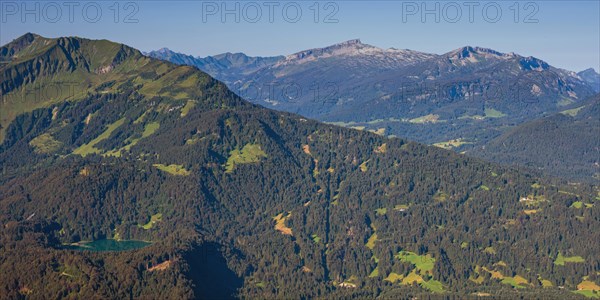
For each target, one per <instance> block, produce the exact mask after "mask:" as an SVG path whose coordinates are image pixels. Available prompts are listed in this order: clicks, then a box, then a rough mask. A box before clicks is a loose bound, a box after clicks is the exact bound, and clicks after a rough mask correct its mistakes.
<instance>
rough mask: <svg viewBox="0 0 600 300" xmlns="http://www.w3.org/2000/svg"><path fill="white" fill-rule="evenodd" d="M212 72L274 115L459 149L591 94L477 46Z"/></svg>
mask: <svg viewBox="0 0 600 300" xmlns="http://www.w3.org/2000/svg"><path fill="white" fill-rule="evenodd" d="M167 59H168V58H167ZM171 61H175V60H173V59H171ZM193 65H197V66H199V65H200V64H197V63H196V64H193ZM200 68H201V69H202V67H200ZM204 69H208V68H206V67H204ZM209 73H210V71H209ZM211 74H213V75H215V76H216V78H218V79H221V80H224V81H225V82H226V83H227V84H228V86H229V87H230V88H231V89H232V90H234V91H235V92H237V93H238V94H239V95H241V96H242V97H243V98H245V99H247V100H249V101H252V102H254V103H257V104H260V105H263V106H266V107H269V108H273V109H277V110H281V111H288V112H293V113H298V114H301V115H304V116H307V117H310V118H315V119H317V120H321V121H326V122H330V123H334V124H338V125H343V126H349V127H354V128H361V129H366V130H371V131H374V132H377V133H380V134H384V135H397V136H403V137H408V138H410V139H413V140H417V141H420V142H424V143H428V144H438V145H446V147H448V148H452V149H454V150H457V151H463V150H466V149H469V148H471V147H474V146H477V145H483V144H485V142H487V141H489V140H491V139H493V138H494V137H497V136H499V135H500V134H502V133H503V132H504V131H505V130H507V129H508V128H511V127H512V126H515V125H518V124H521V123H523V122H527V121H530V120H533V119H536V118H539V117H541V116H544V115H548V114H552V113H556V112H558V111H560V110H562V109H563V107H565V106H567V105H570V104H572V103H576V102H579V101H581V100H582V99H584V98H586V97H588V96H590V95H592V94H594V91H593V90H592V88H591V87H590V86H589V83H587V82H585V81H583V80H582V79H581V77H580V76H578V75H577V74H575V73H574V72H570V71H566V70H562V69H558V68H554V67H552V66H550V65H548V64H547V63H546V62H544V61H543V60H540V59H537V58H534V57H525V56H521V55H518V54H515V53H500V52H498V51H494V50H491V49H486V48H480V47H470V46H467V47H462V48H459V49H456V50H453V51H450V52H448V53H445V54H442V55H437V54H429V53H422V52H417V51H412V50H399V49H394V48H390V49H381V48H378V47H375V46H371V45H368V44H364V43H362V42H361V41H360V40H350V41H346V42H343V43H339V44H335V45H332V46H329V47H325V48H317V49H310V50H304V51H300V52H298V53H294V54H291V55H288V56H286V57H285V58H280V59H272V60H269V61H268V63H264V64H261V65H260V66H257V67H256V68H253V69H244V68H224V69H220V71H219V72H214V71H213V72H212V73H211ZM457 141H458V142H457Z"/></svg>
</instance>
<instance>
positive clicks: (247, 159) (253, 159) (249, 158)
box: [225, 144, 267, 173]
mask: <svg viewBox="0 0 600 300" xmlns="http://www.w3.org/2000/svg"><path fill="white" fill-rule="evenodd" d="M266 157H267V154H266V153H265V152H264V151H263V150H262V149H261V148H260V145H258V144H246V145H245V146H244V147H243V148H242V150H239V149H233V150H232V151H231V152H230V153H229V158H228V159H227V163H226V164H225V173H231V172H233V170H234V169H235V166H236V165H238V164H250V163H257V162H260V159H261V158H266Z"/></svg>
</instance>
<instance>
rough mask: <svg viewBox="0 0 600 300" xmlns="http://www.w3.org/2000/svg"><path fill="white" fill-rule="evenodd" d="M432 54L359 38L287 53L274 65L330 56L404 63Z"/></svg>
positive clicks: (301, 62) (300, 62) (302, 62)
mask: <svg viewBox="0 0 600 300" xmlns="http://www.w3.org/2000/svg"><path fill="white" fill-rule="evenodd" d="M432 56H434V55H432V54H427V53H421V52H417V51H412V50H400V49H395V48H389V49H382V48H378V47H375V46H371V45H368V44H364V43H362V42H361V41H360V40H359V39H354V40H349V41H345V42H342V43H338V44H334V45H331V46H328V47H324V48H315V49H309V50H304V51H300V52H297V53H294V54H291V55H288V56H286V58H285V59H284V60H282V61H280V62H279V63H277V64H276V66H283V65H292V64H304V63H307V62H313V61H317V60H320V59H326V58H332V57H341V58H353V59H365V60H369V61H370V62H373V63H374V62H375V61H381V62H384V61H385V62H387V63H390V64H391V65H398V64H402V65H406V64H408V63H411V62H414V61H417V60H422V59H427V58H430V57H432ZM391 65H390V66H391Z"/></svg>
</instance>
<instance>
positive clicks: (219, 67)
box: [144, 48, 283, 84]
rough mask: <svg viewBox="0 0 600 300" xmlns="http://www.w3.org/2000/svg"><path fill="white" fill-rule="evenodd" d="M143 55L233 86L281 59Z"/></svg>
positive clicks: (158, 52)
mask: <svg viewBox="0 0 600 300" xmlns="http://www.w3.org/2000/svg"><path fill="white" fill-rule="evenodd" d="M144 54H145V55H148V56H150V57H153V58H158V59H162V60H166V61H170V62H172V63H175V64H178V65H188V66H194V67H196V68H198V69H200V70H202V71H204V72H206V73H208V74H209V75H211V76H213V77H215V78H217V79H219V80H221V81H223V82H225V83H227V84H233V83H234V82H235V81H236V80H238V79H239V78H240V77H242V76H246V75H248V74H250V73H253V72H255V71H257V70H259V69H261V68H264V67H267V66H270V65H273V64H275V63H276V62H278V61H280V60H282V59H283V56H274V57H251V56H247V55H245V54H244V53H229V52H227V53H223V54H218V55H215V56H207V57H204V58H202V57H193V56H191V55H186V54H182V53H178V52H174V51H171V50H169V49H168V48H162V49H159V50H156V51H151V52H149V53H144Z"/></svg>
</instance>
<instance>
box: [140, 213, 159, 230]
mask: <svg viewBox="0 0 600 300" xmlns="http://www.w3.org/2000/svg"><path fill="white" fill-rule="evenodd" d="M160 221H162V214H161V213H157V214H154V215H152V216H150V221H148V223H146V224H144V225H138V226H139V227H141V228H144V229H146V230H148V229H151V228H152V227H154V224H155V223H156V222H160Z"/></svg>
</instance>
